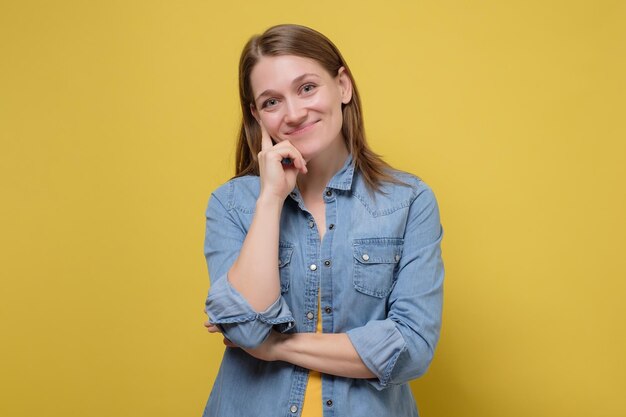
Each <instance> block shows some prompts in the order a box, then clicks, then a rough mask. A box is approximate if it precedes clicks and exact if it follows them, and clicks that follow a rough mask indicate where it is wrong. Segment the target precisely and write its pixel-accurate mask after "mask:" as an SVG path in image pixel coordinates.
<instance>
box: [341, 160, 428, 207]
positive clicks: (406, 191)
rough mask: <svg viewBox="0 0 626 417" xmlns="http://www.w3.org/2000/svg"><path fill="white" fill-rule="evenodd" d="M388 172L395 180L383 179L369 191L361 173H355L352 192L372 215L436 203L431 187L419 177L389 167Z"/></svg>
mask: <svg viewBox="0 0 626 417" xmlns="http://www.w3.org/2000/svg"><path fill="white" fill-rule="evenodd" d="M388 173H389V174H390V175H391V177H392V178H394V179H395V180H396V181H397V182H389V181H385V182H383V183H382V184H381V187H380V189H379V190H378V191H376V192H370V190H369V189H368V188H367V186H366V184H365V181H364V180H363V178H362V177H361V175H359V174H358V173H357V174H356V175H355V184H354V187H353V190H352V194H353V195H354V196H355V197H356V198H358V199H359V200H360V201H361V203H362V204H363V205H365V207H366V208H367V209H368V210H369V211H370V213H371V214H372V215H374V216H380V215H386V214H391V213H393V212H395V211H397V210H400V209H402V208H406V207H409V206H415V205H420V206H429V205H432V204H433V203H434V204H436V199H435V195H434V193H433V191H432V189H431V188H430V186H429V185H428V184H426V182H424V181H423V180H422V179H421V178H420V177H418V176H416V175H414V174H411V173H409V172H405V171H401V170H397V169H390V170H389V171H388Z"/></svg>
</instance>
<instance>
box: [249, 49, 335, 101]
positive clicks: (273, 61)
mask: <svg viewBox="0 0 626 417" xmlns="http://www.w3.org/2000/svg"><path fill="white" fill-rule="evenodd" d="M303 74H315V75H317V76H319V77H322V78H324V77H325V78H330V76H329V74H328V72H327V71H326V70H325V69H324V67H322V66H321V65H320V64H319V63H318V62H317V61H315V60H314V59H311V58H304V57H300V56H294V55H280V56H264V57H261V59H259V61H258V62H257V63H256V65H255V66H254V68H253V69H252V72H251V73H250V85H251V86H252V91H253V93H254V94H255V95H256V94H257V93H259V92H261V91H264V90H267V89H272V90H279V89H281V88H288V87H290V85H291V82H292V81H293V80H294V79H295V78H297V77H299V76H301V75H303Z"/></svg>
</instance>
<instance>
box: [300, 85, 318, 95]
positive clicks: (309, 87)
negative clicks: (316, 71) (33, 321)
mask: <svg viewBox="0 0 626 417" xmlns="http://www.w3.org/2000/svg"><path fill="white" fill-rule="evenodd" d="M316 87H317V86H316V85H315V84H304V85H303V86H302V92H303V93H310V92H311V91H313V90H315V88H316Z"/></svg>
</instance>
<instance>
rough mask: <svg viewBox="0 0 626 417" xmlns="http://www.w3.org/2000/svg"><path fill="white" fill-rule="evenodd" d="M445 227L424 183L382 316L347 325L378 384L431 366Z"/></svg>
mask: <svg viewBox="0 0 626 417" xmlns="http://www.w3.org/2000/svg"><path fill="white" fill-rule="evenodd" d="M442 236H443V229H442V227H441V223H440V218H439V209H438V205H437V201H436V199H435V196H434V194H433V193H432V191H431V190H430V188H429V187H428V186H426V184H424V183H420V186H419V188H418V192H417V195H416V197H415V199H414V200H413V202H412V203H411V206H410V208H409V213H408V219H407V226H406V229H405V234H404V248H403V254H402V259H401V261H400V264H399V266H398V272H397V277H396V281H395V285H394V287H393V290H392V292H391V294H390V296H389V300H388V303H389V312H388V315H387V318H386V319H384V320H374V321H370V322H368V323H367V324H366V325H364V326H362V327H357V328H354V329H351V330H349V331H348V332H347V333H348V337H349V338H350V341H351V342H352V344H353V346H354V348H355V349H356V351H357V353H358V354H359V356H360V357H361V360H363V363H364V364H365V366H367V367H368V369H369V370H370V371H371V372H372V373H373V374H374V375H376V379H370V380H368V382H370V383H371V385H373V386H374V387H375V388H376V389H378V390H382V389H384V388H385V387H387V386H388V385H397V384H402V383H405V382H408V381H410V380H412V379H415V378H417V377H419V376H421V375H422V374H424V373H425V372H426V370H427V369H428V367H429V365H430V363H431V361H432V359H433V354H434V350H435V346H436V344H437V342H438V340H439V333H440V329H441V313H442V304H443V277H444V269H443V262H442V259H441V239H442Z"/></svg>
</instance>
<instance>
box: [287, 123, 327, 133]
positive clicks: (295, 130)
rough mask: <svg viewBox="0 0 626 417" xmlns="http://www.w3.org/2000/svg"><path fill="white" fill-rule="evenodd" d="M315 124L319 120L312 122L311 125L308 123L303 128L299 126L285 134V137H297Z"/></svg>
mask: <svg viewBox="0 0 626 417" xmlns="http://www.w3.org/2000/svg"><path fill="white" fill-rule="evenodd" d="M317 122H319V120H316V121H314V122H311V123H308V124H306V125H304V126H301V127H299V128H297V129H294V130H292V131H289V132H287V133H286V135H289V136H292V135H297V134H299V133H304V132H306V131H308V130H310V129H311V128H312V127H313V126H315V124H316V123H317Z"/></svg>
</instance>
